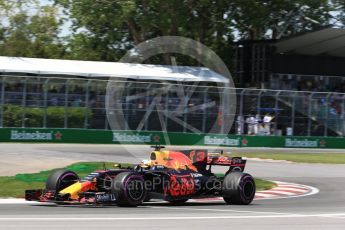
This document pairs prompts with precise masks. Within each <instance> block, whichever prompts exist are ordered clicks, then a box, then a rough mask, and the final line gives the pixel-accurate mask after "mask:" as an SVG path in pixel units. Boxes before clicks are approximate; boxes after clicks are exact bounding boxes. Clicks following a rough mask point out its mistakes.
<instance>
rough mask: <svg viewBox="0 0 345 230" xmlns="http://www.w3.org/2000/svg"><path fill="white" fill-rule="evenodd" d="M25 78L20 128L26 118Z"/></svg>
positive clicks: (23, 125) (25, 81) (23, 126)
mask: <svg viewBox="0 0 345 230" xmlns="http://www.w3.org/2000/svg"><path fill="white" fill-rule="evenodd" d="M27 80H28V79H27V78H25V80H24V87H23V99H22V128H25V120H26V97H27Z"/></svg>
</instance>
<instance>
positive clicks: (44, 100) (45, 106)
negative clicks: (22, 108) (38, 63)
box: [43, 78, 50, 128]
mask: <svg viewBox="0 0 345 230" xmlns="http://www.w3.org/2000/svg"><path fill="white" fill-rule="evenodd" d="M49 80H50V79H49V78H47V79H46V80H45V82H44V88H43V90H44V97H43V106H44V116H43V128H47V115H48V111H47V110H48V89H49Z"/></svg>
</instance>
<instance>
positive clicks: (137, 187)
mask: <svg viewBox="0 0 345 230" xmlns="http://www.w3.org/2000/svg"><path fill="white" fill-rule="evenodd" d="M162 148H164V147H163V146H155V149H154V151H152V152H151V154H150V160H146V161H143V162H141V163H140V164H138V165H135V166H133V167H130V168H122V167H119V168H117V169H105V170H99V171H95V172H92V173H90V174H89V175H88V176H86V177H85V178H83V179H79V177H78V175H77V174H76V173H74V172H72V171H68V170H63V169H60V170H57V171H55V172H53V173H52V174H51V175H50V176H49V178H48V180H47V182H46V188H45V189H36V190H26V191H25V199H26V200H29V201H39V202H52V203H57V204H109V205H112V204H116V205H119V206H138V205H141V204H142V203H143V202H146V201H148V200H149V199H150V198H152V197H154V198H161V199H163V200H166V201H168V202H170V203H172V204H183V203H185V202H186V201H187V200H188V199H191V198H210V197H223V199H224V200H225V202H226V203H228V204H236V205H247V204H250V203H251V202H252V200H253V199H254V196H255V182H254V179H253V177H252V176H251V175H249V174H247V173H243V170H244V168H245V164H246V160H245V159H243V158H241V157H229V156H225V155H223V154H222V153H211V152H208V151H207V150H183V151H169V150H162ZM213 165H220V166H228V167H229V168H228V170H227V171H226V172H225V174H221V175H218V174H214V173H212V172H211V169H212V166H213Z"/></svg>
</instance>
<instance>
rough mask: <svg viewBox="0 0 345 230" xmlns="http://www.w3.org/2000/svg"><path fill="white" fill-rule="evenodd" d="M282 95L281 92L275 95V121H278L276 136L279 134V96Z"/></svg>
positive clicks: (276, 123)
mask: <svg viewBox="0 0 345 230" xmlns="http://www.w3.org/2000/svg"><path fill="white" fill-rule="evenodd" d="M280 93H281V91H278V92H277V93H276V95H275V106H274V110H275V111H274V112H275V119H276V122H274V134H275V135H276V134H277V129H278V108H279V104H278V103H279V100H278V98H279V94H280Z"/></svg>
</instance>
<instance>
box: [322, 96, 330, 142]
mask: <svg viewBox="0 0 345 230" xmlns="http://www.w3.org/2000/svg"><path fill="white" fill-rule="evenodd" d="M330 96H331V93H327V97H326V114H325V122H324V126H325V130H324V133H323V135H324V136H325V137H327V136H328V122H329V121H328V118H329V97H330Z"/></svg>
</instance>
